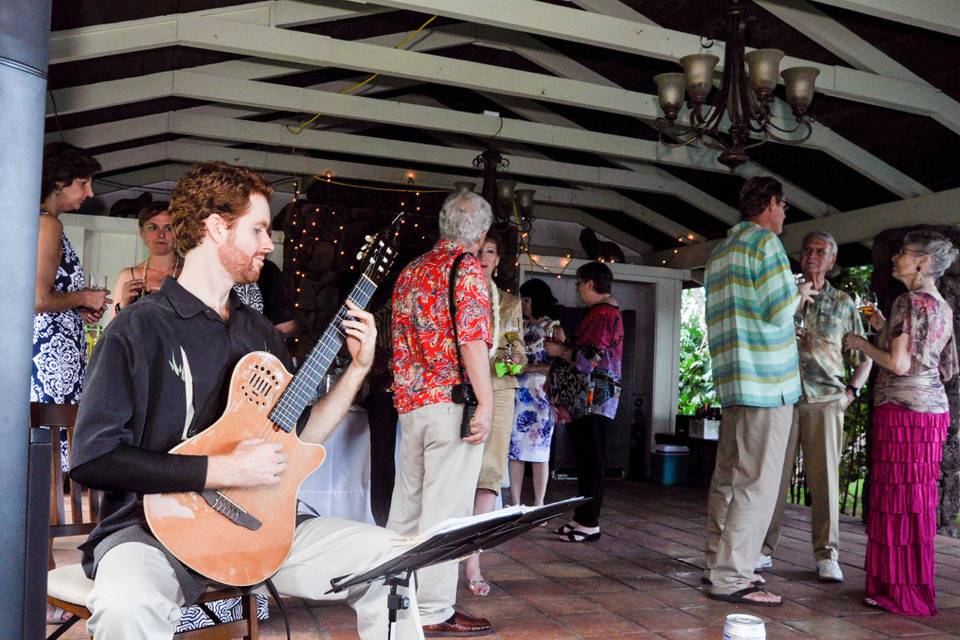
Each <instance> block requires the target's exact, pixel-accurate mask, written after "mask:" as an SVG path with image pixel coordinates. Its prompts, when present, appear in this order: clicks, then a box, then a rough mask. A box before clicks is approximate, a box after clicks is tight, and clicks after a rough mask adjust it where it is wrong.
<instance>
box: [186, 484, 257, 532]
mask: <svg viewBox="0 0 960 640" xmlns="http://www.w3.org/2000/svg"><path fill="white" fill-rule="evenodd" d="M200 495H202V496H203V499H204V500H206V502H207V504H208V505H210V508H211V509H213V510H214V511H216V512H217V513H219V514H220V515H222V516H223V517H225V518H226V519H227V520H229V521H230V522H232V523H234V524H235V525H239V526H241V527H244V528H245V529H249V530H250V531H256V530H257V529H259V528H260V526H261V525H262V524H263V523H262V522H260V521H259V520H257V519H256V518H254V517H253V516H252V515H250V514H249V513H248V512H247V511H246V510H245V509H244V508H243V507H241V506H240V505H238V504H237V503H236V502H234V501H233V500H231V499H230V498H228V497H227V496H225V495H223V494H222V493H220V492H219V491H204V492H202V493H201V494H200Z"/></svg>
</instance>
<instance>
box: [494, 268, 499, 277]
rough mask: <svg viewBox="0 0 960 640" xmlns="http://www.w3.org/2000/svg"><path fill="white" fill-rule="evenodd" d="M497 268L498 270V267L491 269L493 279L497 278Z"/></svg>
mask: <svg viewBox="0 0 960 640" xmlns="http://www.w3.org/2000/svg"><path fill="white" fill-rule="evenodd" d="M499 268H500V267H494V268H493V277H494V278H496V277H497V269H499Z"/></svg>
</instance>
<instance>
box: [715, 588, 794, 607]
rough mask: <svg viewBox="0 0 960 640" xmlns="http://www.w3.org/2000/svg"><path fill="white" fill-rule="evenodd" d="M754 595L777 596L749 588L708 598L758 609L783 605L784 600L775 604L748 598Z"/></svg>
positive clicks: (781, 599)
mask: <svg viewBox="0 0 960 640" xmlns="http://www.w3.org/2000/svg"><path fill="white" fill-rule="evenodd" d="M754 593H765V594H768V595H771V596H772V595H776V594H773V593H770V592H769V591H765V590H764V589H762V588H760V587H747V588H746V589H740V591H734V592H733V593H708V594H707V596H708V597H709V598H710V599H711V600H720V601H721V602H726V603H729V604H752V605H754V606H757V607H779V606H781V605H782V604H783V598H780V599H779V600H776V601H773V602H764V601H762V600H754V599H753V598H748V597H747V596H749V595H752V594H754ZM778 597H779V596H778Z"/></svg>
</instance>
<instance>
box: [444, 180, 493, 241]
mask: <svg viewBox="0 0 960 640" xmlns="http://www.w3.org/2000/svg"><path fill="white" fill-rule="evenodd" d="M492 223H493V211H491V210H490V205H489V204H488V203H487V201H486V200H484V199H483V198H482V197H481V196H479V195H477V194H476V193H473V192H472V191H459V192H457V193H454V194H451V195H450V196H448V197H447V199H446V200H445V201H444V202H443V207H441V208H440V238H441V239H443V240H453V241H454V242H456V243H458V244H461V245H469V244H473V243H474V242H479V241H480V238H482V237H483V236H484V234H486V233H487V230H488V229H489V228H490V225H491V224H492Z"/></svg>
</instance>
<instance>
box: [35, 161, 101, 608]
mask: <svg viewBox="0 0 960 640" xmlns="http://www.w3.org/2000/svg"><path fill="white" fill-rule="evenodd" d="M99 170H100V164H99V163H98V162H97V161H96V160H94V159H93V158H92V157H91V156H89V155H88V154H87V153H86V152H84V151H83V150H81V149H78V148H76V147H74V146H72V145H69V144H66V143H63V142H54V143H51V144H48V145H47V146H46V147H45V148H44V150H43V175H42V179H41V183H40V230H39V235H38V237H37V274H36V280H35V292H34V298H35V305H36V306H35V310H36V313H35V314H34V316H33V366H32V367H31V372H30V402H42V403H45V404H80V390H81V388H82V387H83V370H84V368H85V367H86V365H87V344H86V339H85V336H84V331H83V323H84V322H89V323H96V322H99V320H100V317H101V316H102V315H103V310H104V309H105V308H106V306H107V305H108V304H109V303H110V302H111V301H110V299H109V298H108V297H107V293H108V292H107V291H93V290H91V289H87V288H85V287H84V276H83V269H82V268H81V266H80V259H79V258H78V257H77V253H76V251H74V250H73V245H71V244H70V240H68V239H67V236H66V234H64V233H63V223H61V222H60V214H61V213H63V212H65V211H73V210H75V209H79V208H80V205H81V204H83V201H84V200H86V199H87V198H89V197H91V196H92V195H93V188H92V187H91V182H92V180H93V174H95V173H96V172H97V171H99ZM66 446H67V445H66V442H62V443H61V456H62V464H63V465H64V466H66V455H65V454H66ZM47 564H48V568H50V569H52V568H53V567H54V564H53V552H52V546H51V547H50V549H49V553H48V562H47ZM68 617H69V614H67V613H65V612H64V611H63V610H62V609H59V608H54V607H52V606H50V605H47V624H61V623H63V622H64V621H65V620H66V619H67V618H68Z"/></svg>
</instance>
